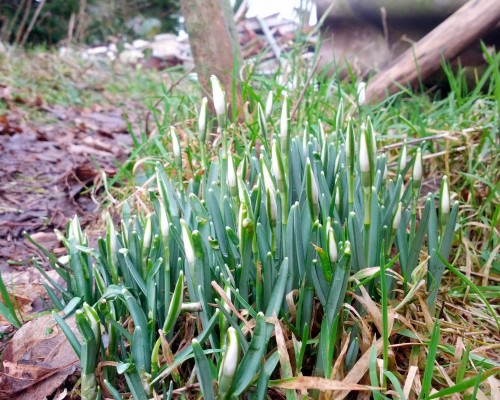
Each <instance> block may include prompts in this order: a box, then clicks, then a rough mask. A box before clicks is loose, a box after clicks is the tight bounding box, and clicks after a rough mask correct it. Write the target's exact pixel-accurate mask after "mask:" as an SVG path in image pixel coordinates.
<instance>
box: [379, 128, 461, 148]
mask: <svg viewBox="0 0 500 400" xmlns="http://www.w3.org/2000/svg"><path fill="white" fill-rule="evenodd" d="M437 139H450V140H456V138H455V137H454V136H450V132H445V133H440V134H437V135H434V136H427V137H422V138H417V139H412V140H408V141H406V144H407V145H413V144H418V143H422V142H428V141H431V140H437ZM403 144H404V142H398V143H393V144H388V145H385V146H382V147H380V148H379V149H378V151H379V152H384V151H387V150H392V149H397V148H399V147H402V146H403Z"/></svg>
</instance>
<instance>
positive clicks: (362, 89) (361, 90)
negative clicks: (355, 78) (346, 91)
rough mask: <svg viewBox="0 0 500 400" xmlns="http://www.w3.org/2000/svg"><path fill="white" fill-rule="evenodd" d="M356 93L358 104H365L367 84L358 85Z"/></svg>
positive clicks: (360, 83)
mask: <svg viewBox="0 0 500 400" xmlns="http://www.w3.org/2000/svg"><path fill="white" fill-rule="evenodd" d="M356 91H357V93H358V104H359V105H363V104H365V98H366V83H365V82H359V83H358V87H357V88H356Z"/></svg>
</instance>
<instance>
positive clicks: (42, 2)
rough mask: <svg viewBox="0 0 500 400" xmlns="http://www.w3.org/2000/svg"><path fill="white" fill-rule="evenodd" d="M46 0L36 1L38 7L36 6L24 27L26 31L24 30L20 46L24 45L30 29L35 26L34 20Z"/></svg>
mask: <svg viewBox="0 0 500 400" xmlns="http://www.w3.org/2000/svg"><path fill="white" fill-rule="evenodd" d="M45 2H46V0H42V1H40V3H38V7H37V8H36V11H35V13H34V14H33V17H31V21H30V24H29V25H28V29H26V32H24V36H23V40H22V41H21V47H24V44H25V43H26V40H28V36H29V34H30V33H31V30H32V29H33V27H34V26H35V22H36V20H37V19H38V17H39V16H40V13H41V12H42V8H43V6H44V5H45Z"/></svg>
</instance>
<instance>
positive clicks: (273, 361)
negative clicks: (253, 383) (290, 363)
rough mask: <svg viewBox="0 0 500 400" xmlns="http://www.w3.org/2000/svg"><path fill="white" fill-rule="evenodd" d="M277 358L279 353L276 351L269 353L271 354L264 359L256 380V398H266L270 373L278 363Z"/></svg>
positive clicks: (263, 399) (258, 399)
mask: <svg viewBox="0 0 500 400" xmlns="http://www.w3.org/2000/svg"><path fill="white" fill-rule="evenodd" d="M279 360H280V353H279V352H278V351H276V352H274V353H273V354H271V356H270V357H269V358H268V359H267V360H266V362H265V364H264V367H263V368H262V371H261V372H260V376H259V380H258V382H257V391H256V393H255V395H256V398H257V400H266V399H267V387H268V386H269V379H270V378H271V374H272V373H273V372H274V370H275V369H276V365H278V361H279Z"/></svg>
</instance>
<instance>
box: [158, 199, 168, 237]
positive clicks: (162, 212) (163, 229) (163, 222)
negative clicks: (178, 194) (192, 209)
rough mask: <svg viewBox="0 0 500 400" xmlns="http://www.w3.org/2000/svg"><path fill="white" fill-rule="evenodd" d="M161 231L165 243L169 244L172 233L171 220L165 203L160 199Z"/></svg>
mask: <svg viewBox="0 0 500 400" xmlns="http://www.w3.org/2000/svg"><path fill="white" fill-rule="evenodd" d="M160 232H161V237H162V238H163V243H164V245H167V244H168V236H169V234H170V222H169V220H168V216H167V210H166V209H165V204H164V203H163V201H162V200H161V199H160Z"/></svg>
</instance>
